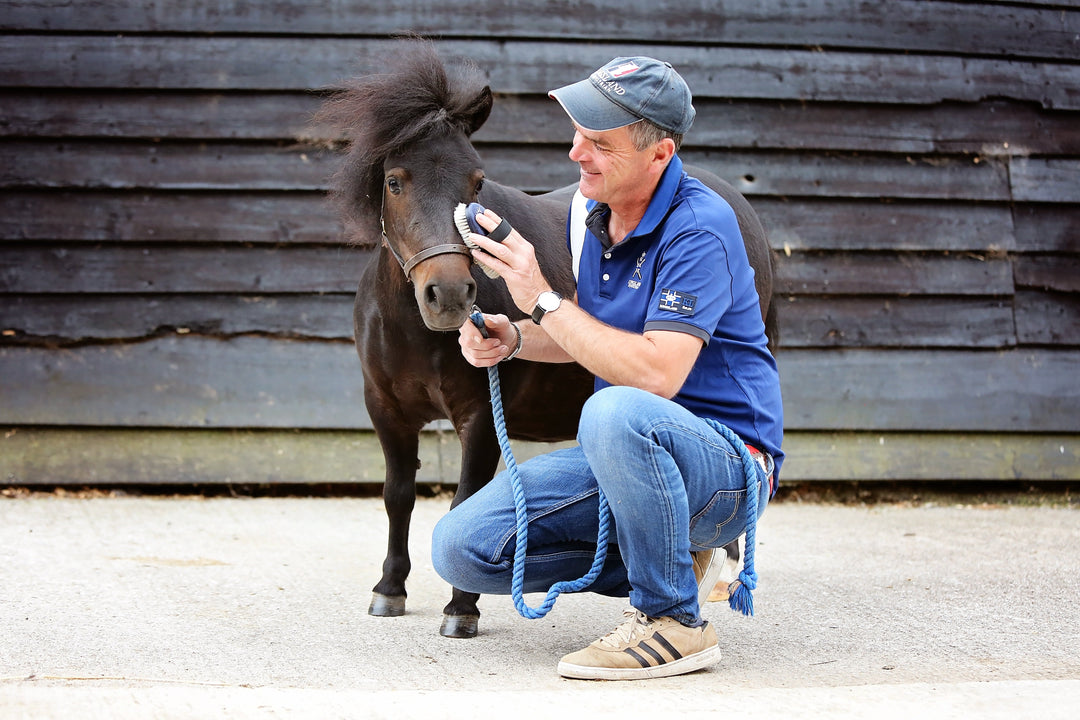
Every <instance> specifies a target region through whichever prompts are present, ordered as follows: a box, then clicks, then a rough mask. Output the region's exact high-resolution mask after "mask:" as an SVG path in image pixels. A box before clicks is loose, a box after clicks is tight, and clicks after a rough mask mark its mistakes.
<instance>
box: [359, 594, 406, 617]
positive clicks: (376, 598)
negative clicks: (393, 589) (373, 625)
mask: <svg viewBox="0 0 1080 720" xmlns="http://www.w3.org/2000/svg"><path fill="white" fill-rule="evenodd" d="M367 612H368V615H374V616H376V617H401V616H402V615H404V614H405V596H404V595H383V594H382V593H372V594H371V605H369V606H368V610H367Z"/></svg>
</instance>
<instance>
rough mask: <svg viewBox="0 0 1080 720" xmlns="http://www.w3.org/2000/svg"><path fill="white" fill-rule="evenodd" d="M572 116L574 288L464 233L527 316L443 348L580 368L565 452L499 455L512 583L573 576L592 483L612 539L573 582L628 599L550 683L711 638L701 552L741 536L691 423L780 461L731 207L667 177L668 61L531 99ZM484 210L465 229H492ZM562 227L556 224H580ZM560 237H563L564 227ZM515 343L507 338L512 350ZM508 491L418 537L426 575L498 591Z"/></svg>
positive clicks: (679, 98) (722, 450)
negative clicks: (574, 435) (572, 441)
mask: <svg viewBox="0 0 1080 720" xmlns="http://www.w3.org/2000/svg"><path fill="white" fill-rule="evenodd" d="M550 95H551V97H553V98H555V99H556V100H558V101H559V103H560V104H561V105H562V107H563V109H564V110H565V111H566V113H567V114H568V115H569V116H570V119H571V120H572V122H573V126H574V131H575V132H574V141H573V147H572V148H571V150H570V159H571V160H573V161H574V162H576V163H577V164H578V165H579V167H580V171H581V180H580V185H579V189H580V192H581V194H583V195H584V196H585V197H586V198H589V202H588V204H587V207H588V209H589V214H588V219H587V221H586V226H587V228H588V230H587V231H585V232H584V241H583V244H582V247H581V250H580V261H579V262H580V268H579V277H578V286H577V296H576V298H575V299H569V298H560V297H559V296H558V295H556V294H555V293H554V292H552V290H551V287H550V286H549V285H548V283H547V281H546V280H545V279H544V276H543V275H542V274H541V272H540V270H539V268H538V266H537V264H536V260H535V256H534V253H533V248H532V246H531V245H530V244H529V243H528V241H527V240H526V239H525V238H522V237H521V236H520V235H519V234H518V233H517V232H516V231H515V232H512V233H511V234H510V236H509V237H508V238H507V239H506V240H505V241H504V242H502V243H497V242H492V241H491V240H490V239H488V238H486V237H483V236H480V235H475V234H474V235H473V236H472V239H473V240H475V242H476V243H477V245H478V246H479V248H480V249H479V250H476V251H474V254H475V257H476V258H477V260H478V261H479V262H481V263H483V264H485V265H488V266H490V267H491V268H493V269H495V270H496V271H498V272H499V274H500V275H501V276H502V277H503V279H504V280H505V281H506V285H507V288H508V289H509V290H510V293H511V295H512V296H513V298H514V302H515V304H516V305H517V306H518V307H519V308H520V309H521V310H523V311H524V312H526V313H529V314H530V315H531V316H532V319H533V322H532V323H527V322H526V323H521V324H520V325H519V324H516V323H510V322H509V321H508V319H507V318H506V317H505V316H503V315H495V316H485V322H486V325H487V328H488V331H489V334H490V338H488V339H485V338H483V337H482V336H481V335H480V333H479V332H478V331H477V330H476V328H475V327H473V326H472V325H471V324H470V323H466V324H465V325H464V326H463V327H462V328H461V330H460V338H459V342H460V345H461V349H462V353H463V354H464V356H465V358H466V359H468V360H469V362H471V363H472V364H474V365H476V366H479V367H486V366H491V365H494V364H496V363H498V362H501V361H503V360H505V359H507V358H508V356H510V355H511V354H514V351H515V350H516V349H517V348H518V347H519V345H520V350H519V352H517V353H516V357H520V358H522V359H525V360H532V361H539V362H570V361H577V362H579V363H581V364H582V365H583V366H584V367H585V368H587V369H588V370H590V371H591V372H592V373H594V374H595V376H596V392H595V394H594V395H593V396H592V397H591V398H590V399H589V400H588V402H587V403H586V404H585V407H584V409H583V411H582V416H581V421H580V426H579V433H578V443H579V444H578V446H577V447H574V448H569V449H563V450H558V451H555V452H552V453H549V454H546V455H542V456H540V457H537V458H534V459H532V460H530V461H528V462H526V463H523V464H521V465H520V466H519V468H518V469H519V471H520V475H521V480H522V484H523V486H524V490H525V495H526V502H527V506H528V509H529V532H528V540H529V543H528V548H527V561H526V567H525V591H526V592H546V591H547V589H548V588H549V587H550V586H551V585H552V584H553V583H555V582H557V581H560V580H572V579H574V578H578V577H581V576H582V575H584V574H585V572H586V571H587V570H588V569H589V567H590V565H591V564H592V560H593V554H594V551H595V548H596V542H597V528H598V517H597V506H598V500H597V491H598V488H599V489H600V490H602V491H603V493H604V495H605V496H606V498H607V500H608V503H609V504H610V508H611V513H612V518H613V521H614V530H613V532H612V537H613V538H614V540H613V543H614V544H613V545H611V546H610V547H609V551H608V556H607V560H606V562H605V565H604V568H603V570H602V571H601V573H600V576H599V577H598V578H597V579H596V581H595V582H594V583H593V584H592V585H591V586H590V587H589V588H588V589H589V590H590V591H593V592H597V593H601V594H605V595H612V596H623V597H625V596H629V598H630V602H631V604H632V606H633V607H632V608H631V609H630V610H629V611H627V613H626V616H625V620H624V622H623V623H622V624H621V625H620V626H618V627H617V628H616V629H615V630H614V631H612V632H611V633H610V634H609V635H607V636H605V637H603V638H600V639H599V640H597V641H595V642H594V643H592V644H591V645H589V646H588V647H586V648H584V649H582V650H580V651H578V652H575V653H571V654H569V655H567V656H566V657H564V658H563V659H562V661H561V662H560V663H559V666H558V671H559V673H560V674H561V675H563V676H565V677H573V678H587V679H638V678H646V677H662V676H667V675H675V674H680V673H685V672H690V671H693V670H697V669H699V668H702V667H706V666H707V665H710V664H712V663H714V662H716V661H717V660H718V659H719V657H720V650H719V645H718V641H717V637H716V632H715V630H714V628H713V626H712V625H711V624H710V623H708V622H707V621H704V620H703V619H702V617H701V612H700V605H701V603H702V602H703V601H704V599H705V598H706V597H707V596H708V593H709V590H710V589H711V587H712V584H713V583H714V582H715V580H716V574H715V573H714V572H713V570H712V568H714V567H715V566H716V564H717V563H716V562H713V560H712V559H713V558H714V557H715V555H722V554H723V553H722V552H721V553H712V552H711V549H713V548H718V547H720V546H722V545H724V544H726V543H728V542H730V541H732V540H734V539H736V538H738V536H739V535H740V534H742V533H743V532H744V531H745V528H746V525H747V522H748V518H747V517H746V507H745V505H746V503H745V500H746V478H745V475H744V471H743V467H742V463H741V460H740V459H739V454H738V452H737V450H735V449H734V448H733V447H732V446H731V445H730V444H729V443H728V442H727V441H726V440H725V439H724V438H723V437H722V436H721V435H720V434H718V433H717V431H716V430H715V429H714V428H712V427H711V426H710V425H709V424H708V423H707V422H706V418H709V419H714V420H717V421H719V422H721V423H723V424H724V425H727V426H728V427H730V428H731V429H732V430H734V431H735V432H736V433H737V434H738V435H739V437H740V438H742V439H743V440H744V441H745V442H746V444H747V445H748V446H750V447H752V448H754V452H755V453H756V457H757V458H759V462H760V463H762V464H763V466H764V467H767V470H766V473H771V474H772V477H770V479H769V481H767V482H764V483H761V482H760V481H759V484H758V488H759V502H758V507H759V514H760V512H761V511H763V510H764V507H765V505H766V503H767V502H768V500H769V497H770V496H771V489H770V484H771V481H772V478H773V477H775V476H776V475H777V474H778V472H779V469H780V465H781V463H782V461H783V453H782V452H781V450H780V442H781V436H782V424H783V423H782V408H781V401H780V387H779V378H778V375H777V371H776V363H775V361H774V360H773V358H772V356H771V355H770V354H769V352H768V350H767V348H766V338H765V332H764V325H763V323H762V320H761V314H760V310H759V306H758V297H757V293H756V291H755V289H754V273H753V270H752V269H751V268H750V265H749V262H748V260H747V257H746V251H745V248H744V246H743V242H742V238H741V235H740V233H739V228H738V224H737V222H736V219H735V214H734V212H733V211H732V209H731V207H730V206H729V205H727V203H725V202H724V201H723V200H721V199H720V198H719V197H718V196H717V195H716V194H715V193H713V192H712V191H711V190H709V189H707V188H706V187H705V186H704V185H702V184H701V183H700V182H698V181H696V180H694V179H692V178H689V177H687V176H686V174H685V173H684V172H683V169H682V161H681V160H680V159H679V157H678V155H677V154H676V152H677V150H678V149H679V145H680V143H681V141H682V136H683V134H684V133H685V132H686V131H687V130H688V129H689V128H690V125H691V123H692V122H693V119H694V115H695V110H694V108H693V105H692V98H691V95H690V90H689V88H688V87H687V86H686V83H685V82H684V81H683V79H682V78H681V77H680V76H679V75H678V73H676V72H675V70H674V69H673V68H672V67H671V66H670V65H668V64H667V63H663V62H660V61H657V60H654V59H651V58H642V57H635V58H616V59H614V60H612V61H611V62H610V63H608V64H607V65H605V66H604V67H603V68H601V69H599V70H597V71H596V72H595V73H593V74H592V75H591V76H590V77H589V78H588V79H586V80H583V81H581V82H578V83H575V84H572V85H568V86H566V87H563V88H559V89H557V90H553V91H552V92H551V93H550ZM499 219H500V218H499V217H498V215H497V214H496V213H494V212H492V211H490V210H489V211H488V213H487V215H485V216H482V217H481V218H480V219H479V220H478V222H479V223H480V224H481V225H482V226H484V227H485V228H487V229H488V230H491V229H494V228H495V227H496V225H497V224H498V222H499ZM573 225H574V223H570V226H571V230H570V234H571V235H572V236H573V235H574V234H575V233H578V232H581V231H580V230H575V229H574V228H573ZM570 241H571V244H572V245H573V243H574V241H575V238H574V237H571V238H570ZM519 341H520V342H519ZM514 529H515V519H514V502H513V497H512V494H511V491H510V484H509V479H508V476H507V474H506V473H502V474H500V475H499V476H498V477H496V478H495V479H494V480H493V481H492V482H491V483H490V484H488V485H487V486H486V487H484V488H483V489H482V490H480V491H479V492H478V493H476V494H475V495H474V496H473V497H471V498H469V499H468V500H466V501H465V502H464V503H462V504H461V505H460V506H458V507H457V508H455V509H454V510H452V511H451V512H450V513H448V514H447V515H446V516H445V517H444V518H443V519H442V520H441V521H440V522H439V524H438V526H437V527H436V529H435V532H434V536H433V541H432V556H433V561H434V564H435V568H436V570H437V571H438V572H439V574H440V575H441V576H442V577H443V578H444V579H446V580H447V581H449V582H451V583H452V584H453V585H454V586H455V587H458V588H461V589H463V590H466V591H470V592H477V593H489V594H500V593H501V594H507V593H509V592H510V586H511V575H512V564H513V563H512V559H513V555H514Z"/></svg>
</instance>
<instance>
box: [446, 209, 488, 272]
mask: <svg viewBox="0 0 1080 720" xmlns="http://www.w3.org/2000/svg"><path fill="white" fill-rule="evenodd" d="M466 209H467V206H466V205H465V203H458V204H457V207H456V208H454V226H455V227H457V231H458V233H459V234H460V235H461V239H462V240H464V241H465V244H466V245H468V246H469V247H470V248H473V249H475V248H477V247H479V246H478V245H477V244H476V243H474V242H473V241H472V240H470V239H469V236H470V235H471V234H472V228H470V227H469V216H468V215H467V214H466ZM476 264H477V265H479V266H480V269H481V270H483V271H484V274H485V275H487V276H488V277H489V278H493V279H494V278H497V277H499V273H497V272H495V271H494V270H492V269H491V268H489V267H488V266H487V265H485V264H484V263H482V262H480V261H476Z"/></svg>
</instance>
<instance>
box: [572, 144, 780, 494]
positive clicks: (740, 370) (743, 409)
mask: <svg viewBox="0 0 1080 720" xmlns="http://www.w3.org/2000/svg"><path fill="white" fill-rule="evenodd" d="M586 208H587V209H588V210H589V215H588V219H587V220H586V227H587V230H586V233H585V243H584V245H583V247H582V250H581V263H580V268H579V273H578V285H577V294H578V303H579V305H580V306H581V307H582V309H584V310H585V311H586V312H588V313H589V314H590V315H592V316H594V317H596V318H597V319H599V320H601V321H603V322H605V323H607V324H608V325H612V326H614V327H617V328H621V329H623V330H628V331H631V332H636V333H642V332H644V331H646V330H673V331H675V332H685V333H689V334H691V335H694V336H695V337H698V338H701V340H702V341H703V342H704V343H705V344H704V346H703V347H702V350H701V354H700V355H699V356H698V360H697V362H696V363H695V365H694V368H693V369H692V370H691V371H690V375H689V377H687V379H686V383H685V384H684V385H683V387H682V389H681V390H679V393H678V394H677V395H676V396H675V398H674V400H675V402H677V403H679V404H680V405H682V406H683V407H685V408H687V409H688V410H690V411H691V412H692V413H694V414H695V415H697V416H699V417H705V418H713V419H715V420H718V421H719V422H721V423H723V424H724V425H727V426H728V427H729V428H731V429H732V430H734V431H735V433H736V434H738V435H739V437H741V438H742V439H743V440H744V441H745V442H747V443H749V444H750V445H754V446H756V447H757V448H759V449H762V450H765V451H767V452H768V453H769V454H771V455H772V456H773V459H774V460H775V462H776V477H777V478H779V476H780V466H781V464H782V463H783V459H784V453H783V451H782V450H781V449H780V445H781V440H782V439H783V425H784V421H783V406H782V403H781V398H780V377H779V374H778V373H777V369H776V361H775V359H774V358H773V356H772V354H771V353H770V352H769V350H768V348H767V347H766V343H767V339H766V337H765V324H764V323H763V322H762V320H761V310H760V308H759V306H758V295H757V291H756V289H755V288H754V270H753V268H751V267H750V262H749V260H748V259H747V257H746V248H745V246H744V245H743V240H742V234H741V233H740V232H739V224H738V221H737V220H736V218H735V211H734V210H732V209H731V206H730V205H728V204H727V202H725V201H724V200H723V199H722V198H721V197H720V196H719V195H717V194H716V193H715V192H713V191H712V190H710V189H709V188H707V187H706V186H705V185H704V184H702V183H701V182H700V181H698V180H696V179H694V178H691V177H689V176H688V175H687V174H686V173H685V172H684V171H683V163H682V160H681V159H680V158H679V156H678V155H676V156H674V157H673V158H672V159H671V162H670V163H669V165H668V167H667V169H666V170H665V171H664V174H663V175H662V176H661V178H660V183H659V184H658V186H657V188H656V192H655V193H654V194H653V197H652V200H651V201H650V203H649V208H648V210H646V212H645V216H644V217H643V218H642V219H641V222H639V223H638V226H637V228H635V229H634V231H633V232H632V233H631V234H630V235H628V236H627V237H626V239H625V240H623V241H622V242H620V243H619V244H618V245H612V244H611V241H610V239H609V238H608V237H607V221H608V215H609V213H610V211H609V210H608V208H607V207H606V206H605V205H603V204H599V203H597V202H596V201H594V200H590V201H588V203H587V204H586ZM609 384H610V383H608V382H607V381H605V380H603V379H602V378H599V377H598V378H596V389H597V390H599V389H601V388H603V387H606V386H607V385H609Z"/></svg>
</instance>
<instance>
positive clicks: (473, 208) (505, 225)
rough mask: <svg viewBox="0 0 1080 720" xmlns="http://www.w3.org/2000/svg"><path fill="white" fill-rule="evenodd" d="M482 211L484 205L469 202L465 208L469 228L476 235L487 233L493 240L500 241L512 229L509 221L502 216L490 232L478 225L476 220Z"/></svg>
mask: <svg viewBox="0 0 1080 720" xmlns="http://www.w3.org/2000/svg"><path fill="white" fill-rule="evenodd" d="M482 212H484V206H483V205H481V204H480V203H469V204H468V206H466V208H465V218H466V219H467V220H468V221H469V229H470V230H472V231H473V232H474V233H476V234H478V235H487V236H488V237H489V238H491V239H492V240H494V241H495V242H502V241H503V240H505V239H506V238H507V237H509V235H510V231H511V230H513V228H512V227H510V222H509V221H508V220H507V219H506V218H503V219H502V220H501V221H500V222H499V225H498V227H496V228H495V229H494V230H492V231H491V232H490V233H489V232H488V231H487V230H485V229H484V228H482V227H480V223H478V222H476V216H477V215H478V214H480V213H482Z"/></svg>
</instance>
